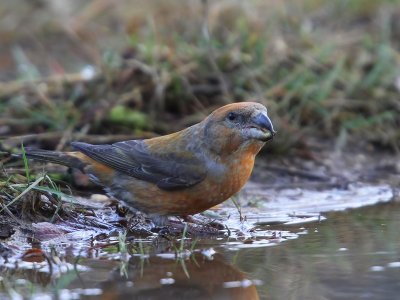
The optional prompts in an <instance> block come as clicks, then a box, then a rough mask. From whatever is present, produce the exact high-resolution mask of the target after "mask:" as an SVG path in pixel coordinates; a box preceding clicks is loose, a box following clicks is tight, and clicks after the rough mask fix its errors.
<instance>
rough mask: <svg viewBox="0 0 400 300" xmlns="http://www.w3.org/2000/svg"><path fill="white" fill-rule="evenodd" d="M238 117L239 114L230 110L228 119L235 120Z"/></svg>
mask: <svg viewBox="0 0 400 300" xmlns="http://www.w3.org/2000/svg"><path fill="white" fill-rule="evenodd" d="M236 119H237V114H235V113H233V112H230V113H229V114H228V120H229V121H235V120H236Z"/></svg>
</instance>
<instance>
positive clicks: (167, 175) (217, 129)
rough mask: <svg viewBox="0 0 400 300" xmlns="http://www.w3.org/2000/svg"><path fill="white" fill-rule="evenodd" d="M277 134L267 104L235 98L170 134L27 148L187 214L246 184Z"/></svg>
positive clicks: (157, 207)
mask: <svg viewBox="0 0 400 300" xmlns="http://www.w3.org/2000/svg"><path fill="white" fill-rule="evenodd" d="M275 134H276V131H275V130H274V127H273V124H272V122H271V120H270V118H269V116H268V113H267V108H266V107H265V106H264V105H263V104H261V103H258V102H235V103H231V104H227V105H225V106H222V107H220V108H218V109H216V110H214V111H213V112H212V113H211V114H210V115H209V116H207V117H206V118H205V119H204V120H203V121H201V122H199V123H197V124H194V125H192V126H190V127H188V128H185V129H183V130H181V131H178V132H175V133H171V134H168V135H164V136H158V137H154V138H150V139H141V140H140V139H135V140H128V141H121V142H116V143H113V144H103V145H92V144H88V143H84V142H72V143H71V147H72V148H73V150H75V151H71V152H60V151H50V150H41V149H34V148H26V149H25V153H26V156H27V157H28V158H32V159H36V160H40V161H46V162H52V163H57V164H61V165H64V166H67V167H70V168H75V169H79V170H81V171H82V172H84V173H86V174H88V176H89V178H90V179H91V180H92V181H93V182H95V183H97V184H99V185H101V186H102V187H103V188H104V190H105V191H106V193H107V194H108V195H109V196H111V197H113V198H116V199H117V200H118V201H120V202H122V203H123V204H124V205H126V206H127V207H128V208H130V209H132V210H133V211H140V212H143V213H145V214H146V215H148V216H150V217H157V216H161V217H162V216H182V217H184V216H190V215H194V214H197V213H201V212H203V211H205V210H207V209H209V208H211V207H213V206H216V205H218V204H220V203H222V202H224V201H225V200H227V199H229V198H230V197H231V196H233V195H234V194H236V193H237V192H238V191H240V190H241V188H242V187H243V186H244V184H245V183H246V182H247V180H248V179H249V177H250V174H251V172H252V170H253V166H254V161H255V157H256V155H257V154H258V153H259V151H260V150H261V148H262V147H263V146H264V145H265V143H266V142H267V141H270V140H272V139H273V137H274V136H275Z"/></svg>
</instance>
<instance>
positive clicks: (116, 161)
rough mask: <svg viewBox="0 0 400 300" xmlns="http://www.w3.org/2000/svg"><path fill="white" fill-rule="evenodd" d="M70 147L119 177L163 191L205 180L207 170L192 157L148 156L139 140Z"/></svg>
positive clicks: (74, 143)
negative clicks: (146, 182)
mask: <svg viewBox="0 0 400 300" xmlns="http://www.w3.org/2000/svg"><path fill="white" fill-rule="evenodd" d="M71 145H72V146H73V147H74V148H76V149H77V150H79V151H81V152H82V153H84V154H85V155H87V156H89V157H90V158H92V159H94V160H96V161H98V162H100V163H102V164H104V165H106V166H108V167H110V168H113V169H115V170H117V171H119V172H121V173H124V174H127V175H129V176H132V177H135V178H138V179H140V180H144V181H149V182H152V183H154V184H156V185H157V186H158V187H159V188H161V189H164V190H177V189H183V188H187V187H190V186H193V185H195V184H197V183H199V182H201V181H202V180H203V179H204V178H205V176H206V173H207V171H206V169H205V167H204V165H203V164H202V163H201V161H200V160H199V159H198V158H196V157H195V156H194V155H189V156H188V155H185V157H181V156H179V155H178V154H175V153H162V154H160V153H151V152H149V150H148V148H147V146H146V144H145V143H144V142H143V141H141V140H131V141H125V142H118V143H115V144H112V145H91V144H86V143H81V142H73V143H71Z"/></svg>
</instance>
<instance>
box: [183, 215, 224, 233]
mask: <svg viewBox="0 0 400 300" xmlns="http://www.w3.org/2000/svg"><path fill="white" fill-rule="evenodd" d="M182 218H183V220H184V221H185V222H187V223H192V224H196V225H202V226H209V227H212V228H215V229H217V230H223V229H225V225H224V224H223V223H221V222H218V221H216V220H214V219H210V218H208V217H205V216H202V215H187V216H183V217H182Z"/></svg>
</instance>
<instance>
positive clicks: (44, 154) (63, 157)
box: [16, 147, 86, 170]
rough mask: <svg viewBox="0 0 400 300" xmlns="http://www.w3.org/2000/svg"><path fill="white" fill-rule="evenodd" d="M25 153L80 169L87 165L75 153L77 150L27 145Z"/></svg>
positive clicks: (20, 155) (39, 159)
mask: <svg viewBox="0 0 400 300" xmlns="http://www.w3.org/2000/svg"><path fill="white" fill-rule="evenodd" d="M25 154H26V157H27V158H31V159H34V160H38V161H44V162H52V163H56V164H59V165H63V166H67V167H70V168H76V169H80V170H83V168H84V167H85V166H86V164H85V163H84V162H83V161H82V160H80V159H79V158H78V157H77V156H75V155H74V154H76V152H59V151H49V150H41V149H33V148H28V147H27V148H25ZM16 156H17V157H22V156H23V154H17V155H16Z"/></svg>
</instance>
